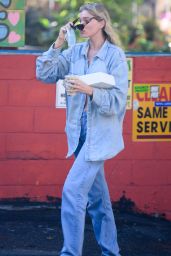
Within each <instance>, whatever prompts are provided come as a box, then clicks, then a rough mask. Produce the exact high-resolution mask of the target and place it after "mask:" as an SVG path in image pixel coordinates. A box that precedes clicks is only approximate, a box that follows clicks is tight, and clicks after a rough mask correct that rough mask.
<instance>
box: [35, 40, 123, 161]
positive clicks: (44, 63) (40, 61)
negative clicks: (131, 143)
mask: <svg viewBox="0 0 171 256" xmlns="http://www.w3.org/2000/svg"><path fill="white" fill-rule="evenodd" d="M88 47H89V41H87V42H84V43H77V44H76V45H74V46H73V47H71V48H69V49H66V50H64V51H61V49H54V48H53V47H52V46H51V47H50V49H49V50H48V51H46V52H44V53H43V55H42V56H39V57H38V58H37V68H36V76H37V79H40V80H42V81H43V82H46V83H54V82H56V81H58V80H59V79H64V77H65V75H68V74H74V75H84V74H90V73H95V72H105V73H108V74H110V75H113V76H114V77H115V81H116V85H115V87H114V88H112V89H99V88H93V98H92V99H90V97H88V103H87V104H88V105H87V136H86V141H85V143H86V151H85V159H86V160H87V161H98V160H106V159H109V158H112V157H114V156H115V155H117V154H118V153H119V152H120V151H121V150H122V149H123V148H124V142H123V137H122V125H123V118H124V114H125V110H126V99H127V90H128V67H127V62H126V57H125V54H124V52H123V51H122V50H121V49H120V48H119V47H117V46H115V45H113V44H111V43H110V42H109V41H107V40H106V41H105V42H104V44H103V45H102V47H101V49H100V50H99V51H98V53H97V54H96V56H95V57H94V58H93V60H92V62H91V63H90V65H89V64H88V59H87V52H88ZM66 97H67V98H66V103H67V111H66V127H65V131H66V134H67V140H68V154H67V157H69V156H71V155H72V154H73V153H74V152H75V150H76V148H77V146H78V142H79V137H80V131H81V122H80V120H81V115H82V112H83V110H84V105H85V99H86V95H85V94H83V93H77V94H76V95H74V96H66Z"/></svg>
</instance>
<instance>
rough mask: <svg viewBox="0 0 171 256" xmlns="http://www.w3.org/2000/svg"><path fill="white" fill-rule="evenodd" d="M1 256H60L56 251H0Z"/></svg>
mask: <svg viewBox="0 0 171 256" xmlns="http://www.w3.org/2000/svg"><path fill="white" fill-rule="evenodd" d="M0 255H1V256H58V255H59V253H58V252H56V251H51V252H49V251H42V250H23V249H21V250H12V251H11V250H10V251H7V250H0Z"/></svg>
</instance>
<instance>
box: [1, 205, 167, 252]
mask: <svg viewBox="0 0 171 256" xmlns="http://www.w3.org/2000/svg"><path fill="white" fill-rule="evenodd" d="M115 219H116V224H117V229H118V241H119V245H120V248H121V254H122V256H170V255H171V222H168V221H166V220H162V219H159V218H154V217H149V216H145V215H140V214H135V213H129V212H127V213H126V212H125V213H124V212H119V211H117V212H116V213H115ZM62 239H63V238H62V230H61V223H60V203H58V204H57V205H56V206H55V205H53V204H51V205H49V204H38V203H37V204H31V203H28V204H15V203H14V204H2V203H1V204H0V256H53V255H54V256H57V252H59V250H60V249H61V246H62ZM100 255H101V252H100V249H99V247H98V245H97V243H96V241H95V238H94V234H93V230H92V225H91V221H90V219H89V217H88V216H87V217H86V226H85V241H84V248H83V256H100Z"/></svg>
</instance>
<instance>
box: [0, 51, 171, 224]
mask: <svg viewBox="0 0 171 256" xmlns="http://www.w3.org/2000/svg"><path fill="white" fill-rule="evenodd" d="M35 59H36V56H35V55H31V54H30V55H25V54H19V55H18V54H12V55H9V54H3V55H1V56H0V200H9V199H13V200H15V199H20V198H29V199H30V200H31V201H49V200H52V199H53V198H56V197H61V190H62V186H63V182H64V180H65V177H66V175H67V173H68V170H69V168H70V166H71V164H72V162H73V159H72V158H71V159H68V160H66V159H65V154H66V151H67V145H66V136H65V134H64V125H65V110H64V109H56V108H55V85H45V84H43V83H42V82H40V81H37V80H36V79H35ZM133 59H134V67H133V68H134V72H133V81H134V82H135V83H153V82H155V83H171V74H170V69H171V56H167V57H164V56H160V57H154V56H139V57H138V56H137V57H133ZM124 139H125V145H126V148H125V150H124V151H123V152H121V153H120V154H119V155H118V156H117V157H116V158H114V159H111V160H108V161H107V162H106V165H105V167H106V178H107V181H108V184H109V189H110V194H111V199H112V201H113V202H120V201H121V199H123V198H124V199H125V200H128V201H129V202H130V201H131V202H133V203H134V204H135V208H136V209H137V210H140V211H143V212H145V213H148V214H159V215H162V214H165V216H166V218H168V219H171V203H170V198H171V190H170V184H171V153H170V152H171V142H143V143H142V142H133V141H132V110H128V111H127V113H126V118H125V120H124Z"/></svg>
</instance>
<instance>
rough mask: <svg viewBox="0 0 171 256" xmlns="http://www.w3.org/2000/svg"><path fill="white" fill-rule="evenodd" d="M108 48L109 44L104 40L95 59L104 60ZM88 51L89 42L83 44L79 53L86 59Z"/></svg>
mask: <svg viewBox="0 0 171 256" xmlns="http://www.w3.org/2000/svg"><path fill="white" fill-rule="evenodd" d="M108 47H109V42H108V40H105V42H104V44H103V45H102V47H101V48H100V49H99V51H98V52H97V54H96V57H98V58H100V59H101V60H105V58H106V55H107V50H108ZM88 49H89V40H88V41H87V42H85V44H84V45H83V48H82V51H81V54H82V55H84V56H85V57H86V58H87V54H88Z"/></svg>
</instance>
